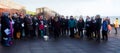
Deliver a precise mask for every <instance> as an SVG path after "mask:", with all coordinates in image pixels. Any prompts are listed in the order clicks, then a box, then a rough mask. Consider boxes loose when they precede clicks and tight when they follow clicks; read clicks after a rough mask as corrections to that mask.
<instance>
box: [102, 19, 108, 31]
mask: <svg viewBox="0 0 120 53" xmlns="http://www.w3.org/2000/svg"><path fill="white" fill-rule="evenodd" d="M102 30H104V31H107V30H108V22H107V21H103V24H102Z"/></svg>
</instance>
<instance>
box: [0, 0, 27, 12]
mask: <svg viewBox="0 0 120 53" xmlns="http://www.w3.org/2000/svg"><path fill="white" fill-rule="evenodd" d="M2 12H10V13H11V14H12V13H16V12H17V13H23V14H25V13H26V10H25V6H23V5H21V4H18V3H15V2H14V1H12V0H0V14H1V13H2Z"/></svg>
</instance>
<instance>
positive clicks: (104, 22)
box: [102, 18, 108, 40]
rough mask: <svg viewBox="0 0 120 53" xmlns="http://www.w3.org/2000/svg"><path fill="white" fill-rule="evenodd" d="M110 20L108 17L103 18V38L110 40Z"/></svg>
mask: <svg viewBox="0 0 120 53" xmlns="http://www.w3.org/2000/svg"><path fill="white" fill-rule="evenodd" d="M107 32H108V22H107V19H106V18H103V23H102V39H103V40H108V35H107Z"/></svg>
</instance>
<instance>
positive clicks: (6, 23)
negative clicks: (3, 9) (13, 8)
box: [1, 15, 10, 37]
mask: <svg viewBox="0 0 120 53" xmlns="http://www.w3.org/2000/svg"><path fill="white" fill-rule="evenodd" d="M1 25H2V26H1V33H2V37H6V36H7V35H6V33H5V32H4V30H5V29H7V28H8V29H10V19H9V18H8V16H5V15H4V16H1Z"/></svg>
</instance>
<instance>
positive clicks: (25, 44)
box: [0, 30, 120, 53]
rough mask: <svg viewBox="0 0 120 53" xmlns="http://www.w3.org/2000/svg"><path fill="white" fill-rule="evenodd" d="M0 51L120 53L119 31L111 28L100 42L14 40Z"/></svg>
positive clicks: (4, 52) (64, 38)
mask: <svg viewBox="0 0 120 53" xmlns="http://www.w3.org/2000/svg"><path fill="white" fill-rule="evenodd" d="M118 32H119V31H118ZM0 53H120V33H119V34H118V35H115V34H114V30H113V31H112V32H111V34H110V35H109V40H108V41H100V42H97V41H95V40H86V39H71V38H69V37H61V38H59V39H58V40H54V39H49V40H48V41H44V40H43V39H31V40H30V39H22V40H15V41H14V45H12V46H11V47H3V46H1V45H0Z"/></svg>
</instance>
